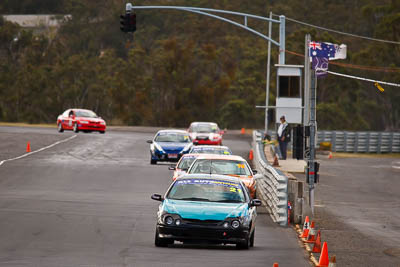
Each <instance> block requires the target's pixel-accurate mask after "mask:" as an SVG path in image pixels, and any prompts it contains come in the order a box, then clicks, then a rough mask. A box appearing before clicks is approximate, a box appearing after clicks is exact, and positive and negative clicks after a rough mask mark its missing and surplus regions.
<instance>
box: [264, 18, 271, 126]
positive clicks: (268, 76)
mask: <svg viewBox="0 0 400 267" xmlns="http://www.w3.org/2000/svg"><path fill="white" fill-rule="evenodd" d="M269 18H270V19H272V12H269ZM271 32H272V22H271V21H270V22H269V25H268V38H270V39H271ZM270 75H271V42H270V41H268V59H267V84H266V89H265V134H268V104H269V83H270V81H269V79H270Z"/></svg>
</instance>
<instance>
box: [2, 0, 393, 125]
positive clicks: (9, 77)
mask: <svg viewBox="0 0 400 267" xmlns="http://www.w3.org/2000/svg"><path fill="white" fill-rule="evenodd" d="M125 2H126V1H122V0H103V1H91V0H58V1H53V0H19V1H14V0H3V1H1V2H0V14H71V15H72V19H71V20H68V21H65V22H64V23H63V24H62V26H61V27H60V29H59V30H58V31H57V33H53V34H43V35H38V34H33V32H31V31H29V30H26V29H23V28H21V27H19V26H18V25H15V24H12V23H10V22H7V21H5V20H3V19H1V17H0V58H1V60H0V121H10V122H14V121H16V122H17V121H18V122H30V123H38V122H54V121H55V119H56V117H57V115H58V114H60V113H61V112H62V111H63V110H65V109H67V108H70V107H82V108H88V109H92V110H94V111H95V112H97V113H98V114H99V115H101V116H102V117H104V118H105V119H106V120H108V121H109V122H112V123H114V124H128V125H154V126H176V127H186V126H187V125H188V124H189V122H191V121H194V120H202V121H216V122H218V123H220V124H221V126H222V127H228V128H241V127H263V123H264V112H263V111H262V110H258V109H255V106H256V105H264V104H265V80H266V68H267V42H266V41H264V40H262V39H261V38H259V37H257V36H255V35H253V34H252V33H250V32H247V31H245V30H242V29H239V28H238V27H235V26H233V25H230V24H227V23H224V22H221V21H217V20H214V19H212V18H208V17H205V16H200V15H197V14H192V13H187V12H182V11H173V10H137V31H136V32H135V33H134V36H133V40H132V36H131V35H127V34H124V33H122V32H121V31H120V29H119V27H120V25H119V15H120V14H122V12H123V11H124V6H125ZM134 3H135V5H182V6H183V5H185V6H197V7H209V8H217V9H226V10H232V11H239V12H245V13H251V14H256V15H261V16H268V14H269V12H270V11H272V12H273V13H274V14H277V15H281V14H283V15H285V16H287V17H289V18H293V19H297V20H300V21H305V22H308V23H311V24H316V25H320V26H323V27H327V28H333V29H336V30H339V31H344V32H350V33H354V34H358V35H363V36H370V37H375V38H380V39H387V40H392V41H397V42H399V41H400V0H392V1H389V0H357V1H343V0H338V1H328V0H322V1H321V0H320V1H317V0H309V1H304V0H302V1H299V0H286V1H278V0H272V1H266V0H251V1H249V0H234V1H226V0H197V1H188V0H187V1H183V0H152V1H150V0H136V1H134ZM230 18H231V17H230ZM233 19H236V20H238V19H237V18H233ZM239 22H242V21H239ZM249 26H251V27H253V28H255V29H257V30H259V31H262V32H264V33H267V29H268V24H267V23H265V22H261V21H255V20H251V19H249ZM306 33H310V34H311V36H312V39H313V40H315V41H327V42H332V43H337V44H341V43H345V44H347V46H348V55H347V59H346V60H341V61H340V62H341V63H351V64H354V65H364V66H373V67H387V68H400V45H396V44H388V43H383V42H375V41H368V40H364V39H359V38H354V37H349V36H345V35H340V34H336V33H329V32H326V31H322V30H317V29H313V28H309V27H305V26H302V25H299V24H296V23H294V22H291V21H287V28H286V34H287V39H286V49H287V50H289V51H293V52H297V53H300V54H303V53H304V36H305V34H306ZM277 34H278V28H277V26H274V29H273V35H274V36H273V38H274V39H275V40H277V39H278V36H277ZM277 60H278V48H277V47H276V46H273V47H272V64H276V63H277ZM286 63H287V64H303V63H304V58H302V57H300V56H296V55H292V54H287V55H286ZM272 66H273V65H272ZM272 69H273V75H272V78H271V95H270V99H271V100H270V101H271V102H270V105H273V104H274V103H275V83H276V76H275V70H274V67H273V68H272ZM330 70H332V71H336V72H340V73H346V74H351V75H356V76H361V77H365V78H370V79H377V80H383V81H388V82H394V83H400V71H393V72H382V71H370V70H360V69H357V68H348V67H346V68H345V67H340V66H336V65H330ZM383 87H384V88H385V92H383V93H381V92H379V91H378V90H377V89H376V88H375V87H374V85H373V83H369V82H363V81H357V80H353V79H347V78H339V77H336V76H332V75H329V76H328V77H326V78H324V79H320V80H319V81H318V94H317V95H318V113H317V120H318V128H319V129H337V130H399V129H400V104H399V103H400V88H399V87H390V86H383Z"/></svg>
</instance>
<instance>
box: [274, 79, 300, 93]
mask: <svg viewBox="0 0 400 267" xmlns="http://www.w3.org/2000/svg"><path fill="white" fill-rule="evenodd" d="M279 97H300V76H279Z"/></svg>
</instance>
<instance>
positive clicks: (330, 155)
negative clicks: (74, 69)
mask: <svg viewBox="0 0 400 267" xmlns="http://www.w3.org/2000/svg"><path fill="white" fill-rule="evenodd" d="M331 158H333V156H332V152H330V151H329V155H328V159H331Z"/></svg>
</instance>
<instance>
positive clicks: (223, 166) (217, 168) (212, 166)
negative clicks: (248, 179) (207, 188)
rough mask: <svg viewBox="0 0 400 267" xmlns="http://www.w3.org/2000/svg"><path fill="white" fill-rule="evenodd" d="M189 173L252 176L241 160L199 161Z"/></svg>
mask: <svg viewBox="0 0 400 267" xmlns="http://www.w3.org/2000/svg"><path fill="white" fill-rule="evenodd" d="M189 173H207V174H223V175H246V176H251V172H250V170H249V168H248V167H247V164H246V163H245V162H243V161H239V160H222V159H221V160H218V159H213V160H210V159H198V160H196V161H195V162H194V163H193V166H192V167H191V168H190V170H189Z"/></svg>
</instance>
